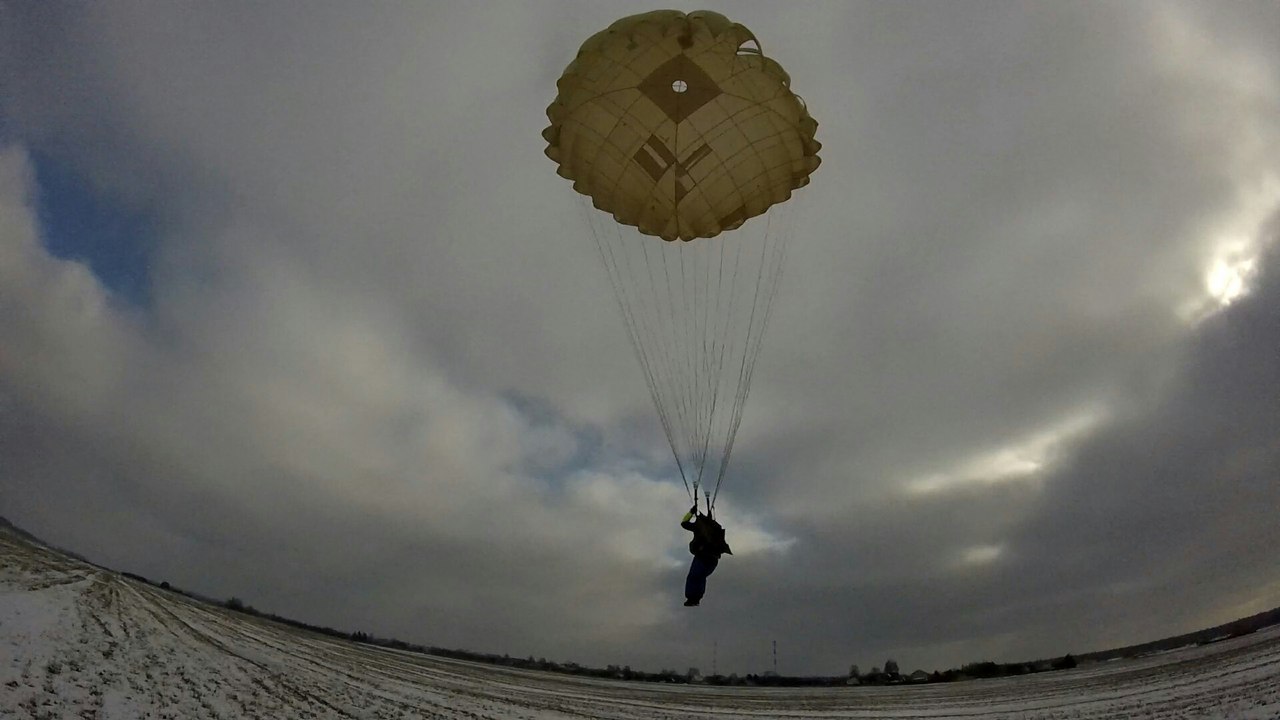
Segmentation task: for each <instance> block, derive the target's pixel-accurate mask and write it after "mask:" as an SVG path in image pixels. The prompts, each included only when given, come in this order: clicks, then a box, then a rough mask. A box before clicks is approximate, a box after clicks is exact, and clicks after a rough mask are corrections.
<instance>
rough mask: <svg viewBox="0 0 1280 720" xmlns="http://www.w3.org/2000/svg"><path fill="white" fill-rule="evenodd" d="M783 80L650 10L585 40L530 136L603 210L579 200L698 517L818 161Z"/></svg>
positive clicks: (738, 418)
mask: <svg viewBox="0 0 1280 720" xmlns="http://www.w3.org/2000/svg"><path fill="white" fill-rule="evenodd" d="M790 85H791V80H790V77H789V76H788V75H787V73H786V72H785V71H784V70H783V69H782V67H781V66H780V65H778V63H776V62H775V61H773V60H772V59H770V58H768V57H766V56H765V55H764V53H763V51H762V50H761V49H760V44H759V42H758V41H757V40H756V38H755V36H754V35H753V34H752V33H751V31H750V30H748V29H746V28H745V27H743V26H742V25H739V24H736V23H733V22H731V21H730V20H729V19H728V18H726V17H724V16H723V15H720V14H718V13H714V12H706V11H703V12H695V13H689V14H687V15H686V14H685V13H682V12H679V11H675V10H659V11H654V12H648V13H643V14H640V15H633V16H631V17H626V18H623V19H621V20H618V21H617V22H615V23H613V24H612V25H610V26H609V27H608V28H607V29H605V30H603V31H601V32H599V33H597V34H595V35H593V36H592V37H591V38H589V39H588V40H587V41H586V42H585V43H583V45H582V48H581V49H580V50H579V51H578V55H577V57H576V58H575V59H574V60H573V62H571V63H570V64H569V66H568V67H567V68H566V69H565V71H564V74H563V75H562V76H561V78H560V80H559V81H558V82H557V89H558V91H559V92H558V95H557V97H556V99H555V101H554V102H552V103H551V105H550V106H549V107H548V108H547V117H548V119H549V120H550V121H551V124H550V126H549V127H547V129H546V130H544V131H543V133H542V135H543V138H544V139H545V140H546V141H547V148H546V154H547V156H548V157H550V158H551V159H552V160H554V161H555V162H556V163H557V165H558V170H557V172H558V173H559V174H560V175H561V176H562V177H564V178H567V179H569V180H571V181H572V182H573V188H574V190H576V191H577V192H579V193H581V194H582V195H583V196H585V197H586V198H589V201H590V203H591V205H592V206H594V208H596V209H597V210H602V211H604V212H603V213H599V212H595V211H593V210H591V208H588V207H586V206H585V203H584V204H583V214H584V215H585V222H586V224H587V225H588V227H590V229H591V234H592V236H593V237H594V239H595V241H596V245H597V249H598V250H599V253H600V257H601V260H602V261H603V264H604V266H605V268H606V270H607V272H608V275H609V280H610V282H611V284H612V286H613V290H614V295H615V298H616V299H617V302H618V306H619V308H620V310H621V312H622V316H623V320H624V325H625V327H626V330H627V334H628V337H629V338H630V340H631V344H632V347H633V349H634V351H635V354H636V357H637V359H638V360H639V362H640V366H641V368H642V370H643V373H644V377H645V381H646V383H647V385H648V388H649V393H650V395H651V396H652V398H653V402H654V405H655V407H656V408H657V412H658V418H659V421H660V422H661V424H662V428H663V431H664V433H665V434H666V437H667V441H668V442H669V443H670V445H671V451H672V454H673V455H674V457H675V461H676V466H677V468H678V470H679V472H680V476H681V478H682V480H683V481H684V484H685V489H686V491H688V492H689V494H690V496H691V497H692V499H693V500H694V501H695V502H697V500H698V492H699V487H702V488H704V491H703V492H704V495H706V499H707V505H708V507H709V508H710V507H714V503H715V498H716V496H718V494H719V490H720V485H721V482H722V481H723V479H724V477H725V473H726V470H727V468H728V464H729V458H730V456H731V454H732V451H733V444H734V438H735V437H736V434H737V431H738V427H739V425H740V424H741V422H742V412H743V408H744V406H745V403H746V400H747V395H748V392H749V390H750V387H751V377H752V374H753V371H754V368H755V362H756V358H757V357H758V356H759V352H760V347H761V339H762V337H763V334H764V330H765V326H766V325H767V324H768V320H769V316H770V313H771V310H772V307H773V298H774V294H775V291H776V290H777V287H778V281H779V278H780V277H781V273H782V267H783V260H784V258H785V254H786V253H785V251H786V246H787V242H788V240H789V238H790V235H791V227H792V224H793V223H792V218H791V216H792V213H791V212H790V209H791V206H792V205H794V204H793V203H786V201H787V200H788V199H789V198H791V196H792V192H793V191H794V190H796V189H798V188H801V187H804V186H805V185H807V184H808V182H809V176H810V174H811V173H812V172H813V171H814V170H815V169H816V168H817V167H818V164H819V162H820V160H819V158H818V155H817V153H818V150H819V149H821V144H820V143H818V142H817V140H815V139H814V135H815V133H816V131H817V127H818V125H817V122H815V121H814V120H813V118H812V117H810V115H809V112H808V110H807V109H806V107H805V105H804V102H803V101H802V100H801V99H800V98H799V97H798V96H797V95H796V94H795V93H793V92H792V91H791V88H790ZM762 215H763V216H764V217H761V218H760V219H759V220H756V221H753V222H751V223H748V221H749V220H752V218H756V217H757V216H762ZM646 236H647V237H646ZM656 238H661V240H662V241H665V242H661V241H658V240H657V239H656ZM705 488H713V490H706V489H705Z"/></svg>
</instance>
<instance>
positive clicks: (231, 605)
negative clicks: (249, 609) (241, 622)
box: [223, 597, 244, 612]
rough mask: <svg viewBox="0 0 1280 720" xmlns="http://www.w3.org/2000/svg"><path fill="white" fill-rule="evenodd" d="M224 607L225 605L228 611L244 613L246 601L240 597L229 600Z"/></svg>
mask: <svg viewBox="0 0 1280 720" xmlns="http://www.w3.org/2000/svg"><path fill="white" fill-rule="evenodd" d="M223 605H225V606H226V608H227V609H228V610H235V611H237V612H242V611H243V610H244V601H243V600H241V599H240V598H238V597H233V598H228V599H227V601H226V602H225V603H223Z"/></svg>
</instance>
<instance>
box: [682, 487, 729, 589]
mask: <svg viewBox="0 0 1280 720" xmlns="http://www.w3.org/2000/svg"><path fill="white" fill-rule="evenodd" d="M694 515H697V519H693V518H694ZM691 520H692V522H691ZM680 527H682V528H684V529H685V530H688V531H689V532H691V533H693V539H692V540H690V541H689V552H690V553H692V554H693V562H692V563H690V564H689V575H688V577H686V578H685V581H684V597H685V600H684V604H685V605H686V606H688V607H694V606H696V605H697V604H698V603H699V602H701V601H702V596H703V594H704V593H706V591H707V576H709V575H710V574H711V573H713V572H715V570H716V565H718V564H720V556H721V555H723V554H725V553H728V554H730V555H732V554H733V551H732V550H730V549H729V544H728V543H726V542H725V541H724V528H723V527H722V526H721V525H720V523H718V522H716V521H715V518H713V517H711V510H710V508H708V509H707V514H706V515H703V514H702V513H700V512H698V506H697V505H696V504H695V505H694V506H693V507H691V508H689V512H687V513H685V516H684V518H682V519H681V520H680Z"/></svg>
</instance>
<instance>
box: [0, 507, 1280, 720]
mask: <svg viewBox="0 0 1280 720" xmlns="http://www.w3.org/2000/svg"><path fill="white" fill-rule="evenodd" d="M0 717H4V718H9V717H14V718H62V717H84V718H101V719H110V718H140V717H152V718H174V719H177V718H183V719H185V718H240V717H270V718H406V717H409V718H412V717H433V718H492V719H494V720H517V719H520V718H525V719H531V720H532V719H544V718H620V719H638V718H680V719H681V720H688V719H691V718H908V717H910V718H961V717H963V718H974V717H982V718H995V719H1001V718H1010V719H1011V718H1064V719H1065V718H1081V719H1085V720H1088V719H1090V718H1121V717H1123V718H1137V719H1146V718H1185V717H1197V718H1241V719H1244V720H1264V719H1267V720H1275V719H1276V718H1280V628H1271V629H1268V630H1263V631H1259V632H1257V633H1254V634H1252V635H1248V636H1244V637H1240V638H1232V639H1228V640H1223V641H1221V642H1217V643H1212V644H1209V645H1204V646H1199V647H1189V648H1184V649H1180V650H1176V651H1173V652H1169V653H1162V654H1158V655H1151V656H1147V657H1142V658H1137V659H1132V660H1123V661H1117V662H1112V663H1099V664H1095V665H1090V666H1083V667H1080V668H1077V669H1075V670H1069V671H1058V672H1050V673H1042V674H1037V675H1028V676H1022V677H1017V678H1003V679H998V680H986V681H970V682H961V683H948V684H932V685H916V686H905V687H856V686H851V687H839V688H719V687H708V686H700V685H653V684H639V683H623V682H614V681H605V680H596V679H590V678H579V677H572V676H564V675H556V674H547V673H538V672H531V671H524V670H518V669H512V668H502V667H492V666H487V665H480V664H474V663H467V662H461V661H454V660H448V659H444V658H436V657H428V656H423V655H418V654H413V653H403V652H396V651H392V650H386V649H381V648H376V647H372V646H368V645H361V644H356V643H350V642H346V641H343V640H339V639H336V638H330V637H326V636H322V635H317V634H314V633H309V632H304V631H301V630H298V629H295V628H290V627H287V626H282V625H278V624H274V623H270V622H268V621H265V620H263V619H260V618H255V617H251V616H248V615H243V614H238V613H233V612H231V611H228V610H225V609H223V608H219V607H213V606H209V605H205V604H201V603H198V602H196V601H194V600H191V599H189V598H186V597H184V596H182V595H179V594H177V593H173V592H169V591H166V590H161V589H159V588H156V587H153V586H150V585H147V584H145V583H141V582H136V581H134V580H131V579H128V578H124V577H122V576H120V575H118V574H116V573H113V572H109V571H106V570H102V569H99V568H95V567H92V566H90V565H87V564H85V563H82V562H79V561H76V560H73V559H70V558H67V557H65V556H63V555H61V554H59V553H56V552H53V551H51V550H48V549H46V548H42V547H39V546H36V545H32V544H30V543H28V542H26V541H25V540H22V539H20V538H18V537H16V536H14V535H12V534H10V533H8V532H7V531H4V530H0Z"/></svg>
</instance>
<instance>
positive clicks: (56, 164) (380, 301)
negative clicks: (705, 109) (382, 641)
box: [0, 0, 1280, 674]
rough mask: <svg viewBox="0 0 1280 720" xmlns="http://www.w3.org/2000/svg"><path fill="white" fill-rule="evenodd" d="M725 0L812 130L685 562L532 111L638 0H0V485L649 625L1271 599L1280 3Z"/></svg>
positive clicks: (60, 535)
mask: <svg viewBox="0 0 1280 720" xmlns="http://www.w3.org/2000/svg"><path fill="white" fill-rule="evenodd" d="M676 7H677V8H678V9H682V10H694V9H699V6H697V5H683V4H676ZM705 7H707V8H708V9H712V10H717V11H720V12H723V13H725V14H726V15H728V16H729V17H730V18H731V19H733V20H735V21H738V22H741V23H743V24H744V25H746V26H747V27H749V28H751V29H752V30H753V31H754V32H755V34H756V36H757V37H758V38H759V39H760V44H761V46H762V48H763V50H764V53H765V54H766V55H768V56H770V57H773V58H774V59H776V60H777V61H778V62H779V63H781V64H782V65H783V67H785V68H786V69H787V71H788V72H789V73H790V75H791V77H792V81H793V82H792V87H793V89H795V90H796V91H797V92H798V93H799V94H801V95H802V96H803V97H804V98H805V101H806V103H807V106H808V108H809V110H810V112H811V113H812V115H813V116H814V118H815V119H816V120H817V121H818V123H819V127H818V136H817V137H818V140H819V141H820V142H821V143H822V145H823V149H822V151H821V157H822V165H821V167H820V168H819V169H818V170H817V171H816V172H815V174H814V176H813V182H812V184H811V185H810V186H809V187H807V188H805V189H803V190H801V191H799V192H798V193H797V195H796V198H795V202H796V203H797V209H796V212H795V214H794V218H793V223H794V226H793V232H794V236H793V239H792V241H791V244H790V246H789V248H788V254H787V260H786V262H787V265H786V269H785V274H784V276H783V279H782V282H781V286H780V287H779V290H778V293H777V298H776V306H775V310H774V313H775V314H774V316H773V319H772V321H771V325H770V327H769V332H768V335H767V336H766V338H765V341H764V346H763V350H762V352H761V355H760V359H759V363H758V365H757V366H756V372H755V379H754V385H753V388H752V394H751V397H750V399H749V401H748V403H747V407H746V411H745V417H744V420H743V424H742V427H741V430H740V432H739V434H738V439H737V443H736V446H735V449H734V455H733V462H732V466H731V467H730V474H729V477H728V478H727V479H726V481H725V485H724V486H723V488H722V490H721V495H720V499H719V502H718V504H717V510H718V515H719V517H720V519H721V520H722V521H723V522H724V524H725V525H726V527H727V529H728V539H729V542H730V544H731V545H733V547H734V555H733V556H732V557H726V558H725V559H724V560H723V561H722V562H721V564H720V567H719V569H717V571H716V573H715V574H714V575H713V576H712V577H711V578H710V581H709V589H708V594H707V597H706V598H705V599H704V601H703V604H702V606H701V607H699V608H696V609H691V608H685V607H683V606H682V605H681V603H682V601H683V597H682V586H683V577H684V572H685V569H686V567H687V563H688V557H689V556H688V553H687V550H686V548H685V545H686V542H687V538H688V536H687V533H685V532H684V531H682V530H680V528H679V527H678V526H677V522H678V520H679V519H680V516H681V515H682V514H683V513H684V511H685V510H686V509H687V506H688V500H687V496H686V495H685V491H684V488H683V486H682V484H681V483H680V480H679V477H678V476H677V474H676V469H675V467H674V463H673V462H672V461H671V460H670V459H669V458H670V453H669V450H668V449H667V447H666V441H665V438H664V437H663V435H662V432H661V429H660V427H659V425H658V421H657V417H656V414H655V412H654V410H653V407H652V403H651V401H650V399H649V396H648V394H647V390H646V387H645V384H644V381H643V379H642V376H641V373H640V370H639V366H638V364H637V363H636V361H635V359H634V357H633V356H632V351H631V347H630V345H629V343H628V341H627V338H626V335H625V333H624V330H623V325H622V321H621V319H620V316H619V313H618V310H617V308H616V306H615V304H614V302H613V299H612V291H611V288H610V286H609V282H608V279H607V276H606V274H605V272H604V269H603V267H602V266H601V263H600V260H599V258H598V256H597V254H596V249H595V246H594V244H593V242H592V238H591V233H590V229H589V222H587V221H586V220H584V218H583V217H582V205H581V203H580V202H579V201H578V200H577V197H576V194H575V193H574V192H573V191H572V190H571V188H570V186H569V183H568V182H566V181H564V180H563V179H561V178H559V177H557V176H556V174H555V166H554V163H552V162H551V161H550V160H548V159H547V158H546V157H545V156H544V155H543V150H544V147H545V142H544V141H543V140H542V138H541V136H540V133H541V131H542V129H543V128H544V127H546V125H547V118H546V115H545V109H546V106H547V105H548V104H549V103H550V102H551V100H552V99H553V98H554V97H555V81H556V79H557V78H558V77H559V76H560V74H561V72H562V71H563V70H564V68H565V66H566V65H567V64H568V63H569V61H570V60H572V58H573V56H574V54H575V53H576V50H577V48H578V46H579V45H580V44H581V42H582V41H583V40H585V39H586V38H587V37H588V36H590V35H591V34H592V33H594V32H596V31H597V30H600V29H602V28H604V27H606V26H607V25H608V24H610V23H611V22H612V21H613V20H615V19H617V18H619V17H622V16H624V15H628V14H631V13H636V12H642V11H646V10H650V9H654V8H653V6H648V5H644V4H642V3H635V2H586V1H583V2H552V1H551V0H546V1H539V2H507V3H496V2H484V3H468V4H465V5H463V4H458V3H433V2H424V3H413V4H393V3H375V4H352V3H337V2H334V3H329V2H321V3H309V4H307V6H306V8H305V11H304V9H303V8H302V7H301V6H300V5H297V4H293V3H268V4H261V3H219V4H207V3H158V2H113V3H92V4H82V3H75V4H67V3H39V2H34V3H27V2H15V1H14V0H0V515H3V516H4V517H6V518H8V519H9V520H11V521H13V522H14V523H16V524H18V525H19V526H21V527H24V528H26V529H27V530H30V531H32V532H34V533H36V534H37V535H39V536H41V537H43V538H45V539H46V540H48V541H49V542H52V543H55V544H58V545H61V546H63V547H66V548H69V549H72V550H75V551H78V552H80V553H82V554H84V555H86V556H87V557H89V558H90V559H92V560H94V561H96V562H99V563H102V564H105V565H107V566H110V567H114V568H118V569H122V570H129V571H132V572H136V573H140V574H143V575H146V576H148V577H150V578H152V579H153V580H156V581H160V580H167V581H169V582H171V583H173V584H174V585H177V586H179V587H183V588H187V589H190V590H194V591H197V592H201V593H205V594H209V595H211V596H214V597H219V598H225V597H231V596H235V597H238V598H241V599H243V600H244V601H245V602H247V603H248V604H251V605H253V606H254V607H257V608H258V609H260V610H264V611H270V612H275V613H280V614H283V615H287V616H290V617H294V618H297V619H300V620H304V621H307V622H312V623H317V624H322V625H329V626H333V627H337V628H342V629H347V630H362V631H365V632H370V633H373V634H376V635H382V636H388V637H397V638H400V639H404V640H407V641H411V642H419V643H425V644H429V645H436V646H442V647H462V648H468V649H472V650H476V651H481V652H496V653H509V654H511V655H514V656H521V657H525V656H530V655H532V656H535V657H546V658H548V659H554V660H561V661H575V662H579V663H583V664H590V665H606V664H619V665H631V666H633V667H636V668H645V669H654V670H656V669H660V668H667V667H669V668H678V669H680V670H683V669H685V668H687V667H690V666H693V667H699V668H700V669H702V670H703V672H709V671H710V670H711V669H712V668H713V663H714V668H715V669H716V670H718V671H720V672H723V673H728V672H738V673H748V672H762V671H764V670H768V669H771V668H772V662H773V659H772V655H771V643H772V642H773V641H776V642H777V653H778V670H779V671H781V672H783V673H788V674H802V673H814V674H838V673H843V672H846V671H847V669H848V667H849V665H850V664H853V663H857V664H859V665H860V666H861V667H862V668H863V669H864V670H866V669H868V668H870V667H871V666H873V665H883V664H884V661H885V660H887V659H888V658H893V659H895V660H897V661H898V663H899V665H900V666H901V667H902V668H903V670H904V671H910V670H914V669H916V668H924V669H929V670H931V669H934V668H938V669H945V668H946V667H950V666H955V665H959V664H962V663H966V662H972V661H981V660H998V661H1016V660H1028V659H1034V658H1042V657H1049V656H1055V655H1061V654H1064V653H1067V652H1086V651H1089V650H1097V649H1103V648H1108V647H1115V646H1121V645H1127V644H1131V643H1135V642H1140V641H1145V640H1151V639H1156V638H1160V637H1165V636H1168V635H1172V634H1176V633H1179V632H1185V631H1190V630H1193V629H1198V628H1201V627H1207V626H1210V625H1214V624H1217V623H1220V622H1225V621H1227V620H1231V619H1234V618H1237V617H1240V616H1244V615H1248V614H1251V613H1254V612H1259V611H1261V610H1264V609H1269V608H1272V607H1275V606H1277V605H1280V566H1277V564H1276V563H1275V560H1274V548H1275V546H1276V545H1277V542H1278V541H1280V526H1278V525H1277V523H1276V521H1275V513H1274V508H1276V507H1280V483H1277V482H1276V481H1275V479H1276V478H1277V477H1280V435H1277V433H1276V428H1277V427H1278V426H1280V425H1278V423H1277V419H1278V418H1280V354H1278V353H1277V351H1276V348H1277V347H1280V256H1278V253H1280V243H1277V242H1276V240H1277V237H1280V46H1277V45H1276V44H1275V42H1274V38H1275V37H1278V36H1280V8H1278V7H1277V6H1276V5H1275V4H1274V3H1272V2H1240V3H1231V4H1225V5H1224V4H1213V3H1195V2H1179V1H1175V0H1168V1H1165V2H1129V3H1105V2H1080V3H1070V4H1063V3H1049V2H973V1H965V2H955V3H942V2H937V3H927V2H866V3H862V2H830V3H822V2H802V3H801V2H791V3H786V4H782V3H764V2H745V1H743V2H733V3H729V2H710V1H708V2H707V3H706V4H705Z"/></svg>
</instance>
